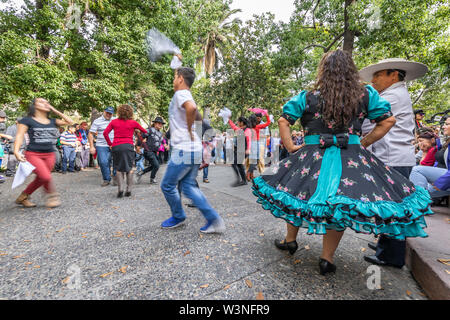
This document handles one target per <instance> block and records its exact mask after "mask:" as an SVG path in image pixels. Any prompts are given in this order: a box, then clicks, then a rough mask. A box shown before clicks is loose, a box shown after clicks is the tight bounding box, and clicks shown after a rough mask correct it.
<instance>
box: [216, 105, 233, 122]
mask: <svg viewBox="0 0 450 320" xmlns="http://www.w3.org/2000/svg"><path fill="white" fill-rule="evenodd" d="M231 115H232V113H231V110H230V109H228V108H226V107H225V108H223V109H221V110H220V112H219V114H218V116H219V117H221V118H222V119H223V124H227V123H228V119H230V118H231Z"/></svg>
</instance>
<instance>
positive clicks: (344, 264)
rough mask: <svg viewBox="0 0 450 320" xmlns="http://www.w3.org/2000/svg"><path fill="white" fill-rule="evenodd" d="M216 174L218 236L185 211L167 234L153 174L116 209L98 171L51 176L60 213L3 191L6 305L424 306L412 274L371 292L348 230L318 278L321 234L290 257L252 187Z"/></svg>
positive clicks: (222, 170) (393, 276) (223, 172)
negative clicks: (330, 268)
mask: <svg viewBox="0 0 450 320" xmlns="http://www.w3.org/2000/svg"><path fill="white" fill-rule="evenodd" d="M164 170H165V166H162V168H161V170H160V172H159V173H158V181H160V180H161V177H162V174H163V172H164ZM209 171H210V173H209V180H210V181H211V183H209V184H204V183H203V182H201V177H200V178H199V179H198V181H199V183H200V187H201V189H202V190H203V192H204V193H205V195H206V196H207V198H208V199H209V201H210V203H211V204H212V206H213V207H214V208H216V209H217V210H218V212H219V213H220V214H221V215H222V217H223V218H224V220H225V223H226V225H227V231H226V232H225V233H224V234H221V235H203V234H200V233H199V228H200V227H201V226H203V224H204V222H205V221H204V218H203V217H202V216H201V214H200V213H199V212H198V211H197V210H196V209H191V208H187V207H186V212H187V215H188V219H187V224H186V225H185V226H183V227H181V228H179V229H174V230H162V229H161V228H160V224H161V222H162V221H164V220H165V219H166V218H168V217H169V216H170V210H169V207H168V205H167V203H166V201H165V199H164V197H163V195H162V193H161V190H160V187H159V185H153V186H150V185H149V179H150V177H149V176H144V178H143V179H142V184H140V185H137V186H135V188H134V191H133V196H132V197H131V198H124V199H117V198H116V197H115V196H116V193H117V188H116V187H106V188H102V187H100V183H101V175H100V171H99V170H94V171H92V172H82V173H75V174H67V175H60V174H54V179H55V182H56V184H57V186H58V190H59V191H60V192H61V195H62V199H63V205H62V206H61V207H60V208H56V209H53V210H48V209H46V208H45V206H44V205H45V201H44V199H43V196H42V194H43V193H42V191H40V190H39V191H38V192H37V193H36V194H35V195H34V196H33V198H32V199H33V201H35V202H36V203H37V204H38V205H39V206H38V207H37V208H34V209H27V210H25V209H23V208H20V207H17V206H16V205H15V204H14V199H15V198H16V197H17V196H18V194H19V193H20V191H21V190H22V189H23V186H22V187H19V188H18V189H20V190H11V189H10V186H11V182H12V181H11V179H10V180H9V181H8V182H6V183H4V184H3V185H0V190H1V192H2V193H1V194H0V274H1V275H2V276H1V277H0V299H196V300H198V299H202V300H217V299H224V300H225V299H238V300H242V299H246V300H247V299H249V300H255V299H257V298H264V299H267V300H269V299H270V300H296V299H308V300H316V299H326V300H328V299H329V300H340V299H358V300H366V299H367V300H380V299H392V300H394V299H395V300H397V299H399V300H404V299H405V300H410V299H417V300H424V299H427V297H426V296H425V294H424V292H422V290H421V289H420V287H419V286H418V284H417V282H416V281H415V280H414V278H413V277H412V275H411V273H410V271H409V270H408V269H407V268H406V267H404V268H403V269H401V270H399V269H395V268H390V267H386V268H380V269H378V272H379V280H380V283H379V287H378V289H375V290H370V289H369V288H368V282H369V284H370V283H376V282H373V280H374V279H375V278H374V276H376V272H377V269H375V271H374V270H371V269H369V270H368V268H369V266H370V265H369V264H368V263H367V262H365V261H364V260H363V256H364V255H365V254H368V253H369V252H370V249H368V248H367V242H369V241H372V240H373V237H372V236H367V235H363V234H356V233H354V232H353V231H351V230H350V231H348V232H346V233H345V235H344V237H343V239H342V242H341V245H340V247H339V248H338V250H337V252H336V259H335V263H336V265H337V268H338V269H337V273H336V274H335V275H327V276H326V277H323V276H321V275H320V274H319V272H318V259H319V255H320V252H321V239H322V238H321V236H308V235H306V232H305V231H304V230H301V231H300V233H299V237H298V243H299V246H300V249H299V250H298V251H297V252H296V253H295V255H294V256H290V255H289V254H286V253H285V252H282V251H280V250H278V249H276V248H275V247H274V245H273V241H274V239H276V238H279V239H281V238H282V237H283V236H284V234H285V223H284V222H283V221H281V220H279V219H275V218H274V217H273V216H272V215H271V214H270V212H268V211H264V210H263V209H262V208H261V206H260V205H258V204H257V203H256V201H255V199H256V198H255V197H254V196H253V195H252V194H251V190H250V186H247V187H239V188H231V187H230V184H231V183H232V182H233V179H234V176H233V171H232V169H231V168H230V167H228V166H214V167H211V168H210V170H209ZM183 201H184V202H185V203H187V202H188V200H187V199H184V200H183ZM368 271H369V273H368ZM371 276H372V277H371ZM375 280H376V279H375Z"/></svg>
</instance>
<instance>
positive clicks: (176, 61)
mask: <svg viewBox="0 0 450 320" xmlns="http://www.w3.org/2000/svg"><path fill="white" fill-rule="evenodd" d="M182 65H183V63H182V62H181V61H180V59H178V57H177V56H173V59H172V62H171V63H170V67H171V68H172V69H173V70H176V69H178V68H180V67H181V66H182Z"/></svg>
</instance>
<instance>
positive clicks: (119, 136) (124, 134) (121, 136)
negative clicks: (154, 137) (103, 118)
mask: <svg viewBox="0 0 450 320" xmlns="http://www.w3.org/2000/svg"><path fill="white" fill-rule="evenodd" d="M136 129H138V130H140V131H141V132H142V133H147V130H145V129H144V128H142V126H141V125H140V124H139V123H137V122H136V121H134V120H123V119H115V120H113V121H111V122H110V123H109V125H108V126H107V127H106V129H105V131H103V136H104V137H105V140H106V142H107V143H108V145H109V146H110V147H115V146H118V145H120V144H125V143H127V144H131V145H134V143H133V135H134V130H136ZM111 130H114V143H112V142H111V140H110V139H109V133H110V132H111Z"/></svg>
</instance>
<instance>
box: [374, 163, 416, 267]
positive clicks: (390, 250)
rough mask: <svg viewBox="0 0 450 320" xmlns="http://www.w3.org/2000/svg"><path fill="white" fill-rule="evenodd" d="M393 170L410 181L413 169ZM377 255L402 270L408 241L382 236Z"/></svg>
mask: <svg viewBox="0 0 450 320" xmlns="http://www.w3.org/2000/svg"><path fill="white" fill-rule="evenodd" d="M393 169H395V170H397V171H398V172H399V173H400V174H401V175H403V176H404V177H406V179H409V175H410V174H411V171H412V167H393ZM375 255H376V256H377V258H378V259H380V260H383V261H385V262H387V263H389V264H392V265H394V266H396V267H399V268H401V267H403V266H404V265H405V255H406V241H405V240H396V239H391V238H389V237H387V236H385V235H381V236H380V239H379V240H378V244H377V251H376V253H375Z"/></svg>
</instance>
